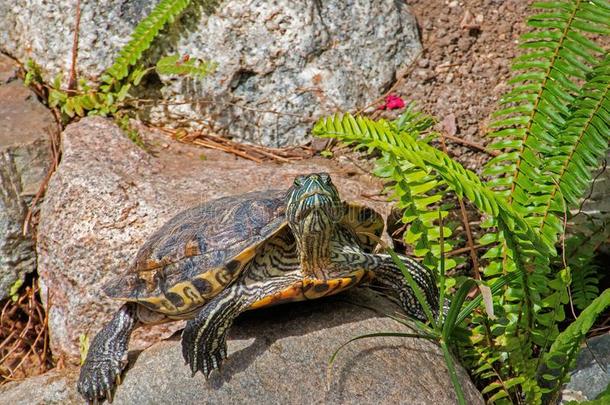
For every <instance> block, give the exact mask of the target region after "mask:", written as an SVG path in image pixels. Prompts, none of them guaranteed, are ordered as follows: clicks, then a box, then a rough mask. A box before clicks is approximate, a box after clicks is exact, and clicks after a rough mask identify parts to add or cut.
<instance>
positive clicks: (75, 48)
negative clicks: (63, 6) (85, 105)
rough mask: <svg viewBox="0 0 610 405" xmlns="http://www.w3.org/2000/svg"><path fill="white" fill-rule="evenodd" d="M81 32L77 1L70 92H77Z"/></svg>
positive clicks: (78, 0) (77, 3) (69, 83)
mask: <svg viewBox="0 0 610 405" xmlns="http://www.w3.org/2000/svg"><path fill="white" fill-rule="evenodd" d="M79 32H80V0H76V15H75V16H74V38H73V41H72V66H70V80H69V81H68V92H69V93H71V92H73V91H74V90H76V61H77V59H78V36H79Z"/></svg>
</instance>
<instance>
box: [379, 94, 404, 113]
mask: <svg viewBox="0 0 610 405" xmlns="http://www.w3.org/2000/svg"><path fill="white" fill-rule="evenodd" d="M404 107H405V101H404V100H403V99H402V98H400V97H398V96H397V95H395V94H389V95H388V96H387V97H386V98H385V104H383V105H380V106H379V107H377V109H378V110H385V109H386V108H387V109H388V110H396V109H398V108H404Z"/></svg>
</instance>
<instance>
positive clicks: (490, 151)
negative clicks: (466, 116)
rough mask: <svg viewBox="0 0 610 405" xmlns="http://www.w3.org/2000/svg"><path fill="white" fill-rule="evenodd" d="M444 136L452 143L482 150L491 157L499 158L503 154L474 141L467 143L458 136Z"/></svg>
mask: <svg viewBox="0 0 610 405" xmlns="http://www.w3.org/2000/svg"><path fill="white" fill-rule="evenodd" d="M443 136H444V137H445V138H446V139H449V140H450V141H453V142H456V143H460V144H462V145H465V146H470V147H471V148H475V149H478V150H481V151H483V152H485V153H488V154H490V155H491V156H494V157H495V156H499V155H500V154H501V152H500V151H499V150H493V149H489V148H486V147H485V146H483V145H481V144H480V143H476V142H472V141H467V140H466V139H462V138H458V137H457V136H453V135H449V134H443Z"/></svg>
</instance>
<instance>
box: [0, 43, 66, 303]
mask: <svg viewBox="0 0 610 405" xmlns="http://www.w3.org/2000/svg"><path fill="white" fill-rule="evenodd" d="M16 72H17V66H16V64H15V63H14V62H13V61H12V60H10V59H9V58H7V57H6V56H4V55H1V54H0V300H2V299H4V298H6V297H7V296H8V294H9V291H10V288H11V286H12V285H13V284H14V283H15V282H17V281H18V280H21V281H23V279H24V277H25V275H26V274H28V273H31V272H32V271H34V270H35V269H36V254H35V251H34V240H33V239H32V234H31V232H28V233H27V234H25V235H24V234H23V222H24V220H25V217H26V215H27V212H28V207H29V204H30V203H31V201H32V198H33V197H34V195H35V194H36V193H37V192H38V189H39V187H40V184H41V183H42V181H43V180H44V178H45V177H46V174H47V170H48V168H49V166H50V163H51V156H50V148H49V141H48V140H49V133H50V131H51V130H53V128H54V125H55V124H54V120H53V116H52V114H51V113H50V112H49V111H48V110H47V109H46V108H45V107H44V106H43V105H42V104H41V103H40V102H39V101H38V100H37V98H36V95H35V94H34V93H33V92H32V91H31V90H30V89H28V88H26V87H25V86H24V84H23V82H22V81H21V80H19V79H17V78H16Z"/></svg>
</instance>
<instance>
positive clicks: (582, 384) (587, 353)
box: [561, 333, 610, 402]
mask: <svg viewBox="0 0 610 405" xmlns="http://www.w3.org/2000/svg"><path fill="white" fill-rule="evenodd" d="M608 384H610V334H608V333H606V334H605V335H601V336H596V337H594V338H591V339H588V340H587V346H586V347H583V348H582V350H581V352H580V353H579V355H578V358H577V359H576V368H575V369H574V371H572V373H571V376H570V381H569V382H568V383H567V384H566V385H565V387H564V388H563V389H562V392H561V394H562V400H563V402H567V401H568V400H577V401H591V400H593V399H595V398H596V397H597V396H598V395H599V394H600V393H601V392H602V391H604V390H605V389H606V387H607V386H608Z"/></svg>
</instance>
